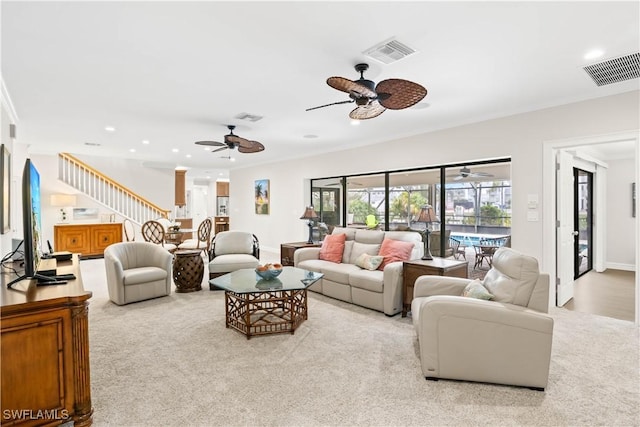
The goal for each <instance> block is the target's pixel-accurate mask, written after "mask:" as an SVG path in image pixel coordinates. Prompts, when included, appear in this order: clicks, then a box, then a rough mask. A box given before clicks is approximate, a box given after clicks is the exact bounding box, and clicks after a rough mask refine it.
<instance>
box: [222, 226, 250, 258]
mask: <svg viewBox="0 0 640 427" xmlns="http://www.w3.org/2000/svg"><path fill="white" fill-rule="evenodd" d="M213 243H214V252H215V254H216V256H217V255H227V254H252V253H253V235H252V234H251V233H247V232H243V231H223V232H220V233H218V234H216V236H215V237H214V239H213Z"/></svg>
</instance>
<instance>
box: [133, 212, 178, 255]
mask: <svg viewBox="0 0 640 427" xmlns="http://www.w3.org/2000/svg"><path fill="white" fill-rule="evenodd" d="M141 231H142V238H143V239H144V240H145V242H150V243H155V244H156V245H159V246H162V247H163V248H164V249H166V250H168V251H169V252H173V251H175V250H176V245H174V244H173V243H166V241H165V240H166V239H165V229H164V227H163V226H162V224H161V223H159V222H158V221H154V220H150V221H147V222H145V223H144V224H142V229H141Z"/></svg>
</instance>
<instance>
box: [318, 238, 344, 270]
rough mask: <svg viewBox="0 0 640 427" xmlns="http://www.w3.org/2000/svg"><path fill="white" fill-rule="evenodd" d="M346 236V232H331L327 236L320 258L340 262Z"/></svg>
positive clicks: (323, 242)
mask: <svg viewBox="0 0 640 427" xmlns="http://www.w3.org/2000/svg"><path fill="white" fill-rule="evenodd" d="M346 237H347V236H345V235H344V234H329V235H327V236H325V237H324V240H323V241H322V247H321V248H320V255H319V256H318V258H320V259H323V260H325V261H331V262H335V263H336V264H340V263H341V262H342V252H343V251H344V242H345V239H346Z"/></svg>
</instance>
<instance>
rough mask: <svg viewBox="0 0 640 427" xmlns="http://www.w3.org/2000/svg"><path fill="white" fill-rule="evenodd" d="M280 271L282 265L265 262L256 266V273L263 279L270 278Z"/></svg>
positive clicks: (277, 274)
mask: <svg viewBox="0 0 640 427" xmlns="http://www.w3.org/2000/svg"><path fill="white" fill-rule="evenodd" d="M280 273H282V265H280V264H265V265H260V266H258V267H256V274H257V275H258V276H260V278H261V279H263V280H272V279H275V278H276V277H278V276H279V275H280Z"/></svg>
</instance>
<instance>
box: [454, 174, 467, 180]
mask: <svg viewBox="0 0 640 427" xmlns="http://www.w3.org/2000/svg"><path fill="white" fill-rule="evenodd" d="M465 178H466V176H462V175H458V176H456V177H455V178H453V180H454V181H460V180H461V179H465Z"/></svg>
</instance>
